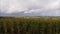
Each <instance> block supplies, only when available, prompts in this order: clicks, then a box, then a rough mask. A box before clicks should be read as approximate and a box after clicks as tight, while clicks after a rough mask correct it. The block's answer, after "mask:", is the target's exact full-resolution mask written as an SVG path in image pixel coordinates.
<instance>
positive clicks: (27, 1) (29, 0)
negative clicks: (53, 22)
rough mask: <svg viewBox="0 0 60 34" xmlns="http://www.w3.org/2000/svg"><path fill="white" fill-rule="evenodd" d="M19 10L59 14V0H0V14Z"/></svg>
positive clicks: (42, 13)
mask: <svg viewBox="0 0 60 34" xmlns="http://www.w3.org/2000/svg"><path fill="white" fill-rule="evenodd" d="M21 12H23V13H24V14H32V13H33V14H35V15H40V16H42V15H43V16H46V15H47V16H49V15H50V16H55V15H56V16H60V0H0V15H3V14H13V13H21ZM33 14H32V15H33Z"/></svg>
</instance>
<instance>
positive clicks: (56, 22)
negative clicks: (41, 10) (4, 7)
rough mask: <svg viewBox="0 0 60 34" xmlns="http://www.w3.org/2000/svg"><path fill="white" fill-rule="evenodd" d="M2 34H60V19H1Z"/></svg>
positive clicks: (0, 32)
mask: <svg viewBox="0 0 60 34" xmlns="http://www.w3.org/2000/svg"><path fill="white" fill-rule="evenodd" d="M0 34H60V18H24V17H22V18H0Z"/></svg>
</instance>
